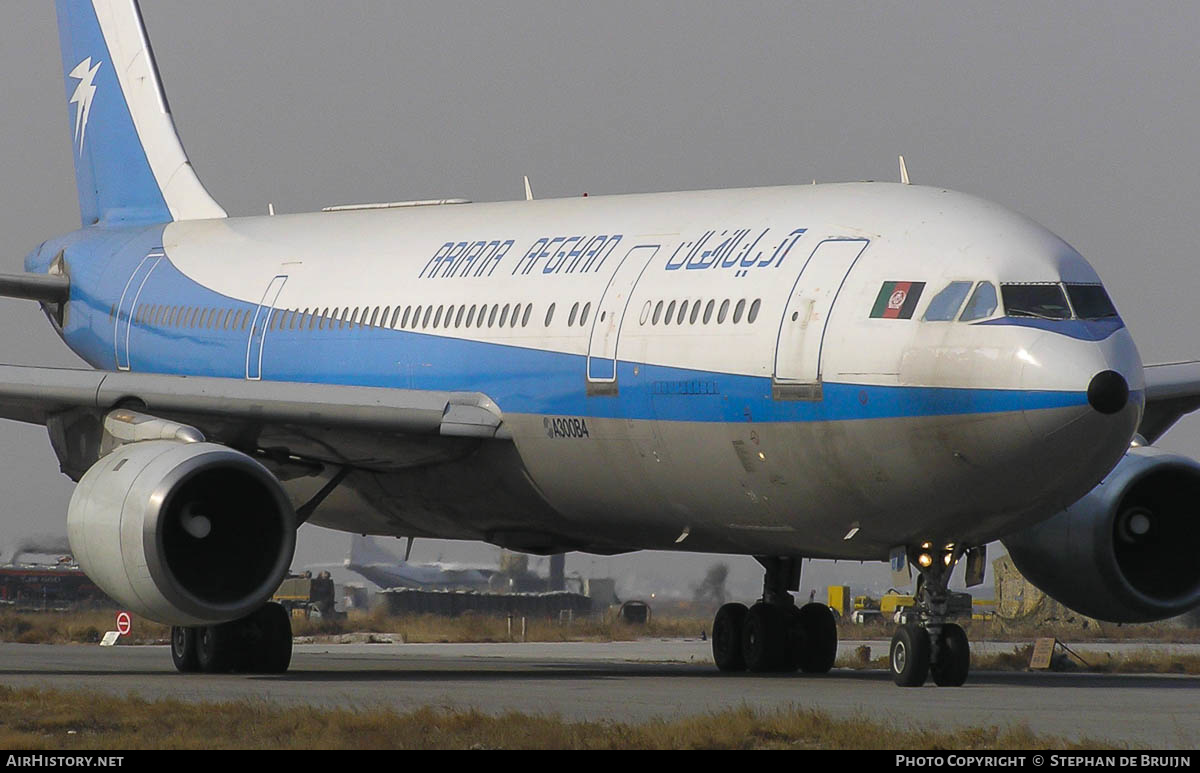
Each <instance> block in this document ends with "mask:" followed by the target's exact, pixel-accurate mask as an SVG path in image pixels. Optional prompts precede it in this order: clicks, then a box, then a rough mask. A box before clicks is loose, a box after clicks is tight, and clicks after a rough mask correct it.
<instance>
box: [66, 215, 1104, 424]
mask: <svg viewBox="0 0 1200 773" xmlns="http://www.w3.org/2000/svg"><path fill="white" fill-rule="evenodd" d="M156 234H158V238H161V230H160V229H147V230H146V231H145V233H144V234H143V235H142V236H140V237H139V238H138V239H135V240H134V241H133V242H132V243H131V244H130V245H129V246H128V247H127V248H126V249H125V250H123V254H124V255H126V256H136V255H137V254H139V251H142V250H143V249H149V247H150V246H152V245H153V244H154V243H155V235H156ZM142 242H145V245H143V244H142ZM132 260H133V258H130V261H132ZM77 265H79V266H80V273H78V274H76V276H77V278H78V279H79V280H80V281H79V282H78V283H77V284H74V285H73V287H83V286H89V285H90V283H92V282H94V283H95V284H94V285H90V286H94V287H95V290H94V291H93V292H94V293H95V294H94V295H92V296H76V297H75V298H74V300H75V303H74V304H73V306H72V313H71V315H70V318H69V320H68V328H67V330H66V331H65V333H66V337H67V340H68V342H69V343H70V344H71V346H72V348H74V349H75V350H76V351H78V352H79V353H80V354H81V355H82V356H84V357H85V359H87V360H88V361H89V362H91V363H92V364H93V365H95V366H96V367H101V368H112V367H113V361H112V360H113V342H112V336H113V326H112V324H111V321H110V320H109V311H110V306H111V301H109V300H108V299H110V298H114V297H119V294H120V287H119V286H118V285H120V286H123V280H121V277H122V276H126V277H127V276H128V271H129V270H132V265H135V264H133V263H130V265H129V266H125V267H122V268H119V269H117V268H114V267H113V266H110V267H109V270H103V271H97V270H96V269H94V268H93V269H91V271H92V274H91V275H88V276H86V278H85V276H84V275H83V274H84V273H85V272H87V271H88V267H87V261H81V262H80V263H79V264H77ZM73 291H74V290H73ZM101 299H103V300H101ZM141 302H143V303H150V304H160V305H161V304H169V305H172V306H184V307H200V308H218V307H219V308H232V309H237V310H241V311H243V312H244V313H250V314H253V311H254V310H255V308H257V305H256V304H252V303H246V302H244V301H238V300H233V299H230V298H228V297H225V296H222V295H220V294H218V293H216V292H213V291H212V290H209V289H208V288H205V287H203V286H201V285H199V284H197V283H196V282H194V281H193V280H191V279H189V278H188V277H186V276H185V275H183V274H182V273H181V272H180V271H179V270H178V269H176V268H175V266H174V265H172V264H171V263H170V261H169V258H168V259H165V260H163V261H162V262H161V263H160V265H159V267H158V268H157V270H155V271H154V273H153V274H152V275H151V276H150V278H149V279H148V280H147V281H146V284H145V287H144V288H143V290H142V297H141ZM248 336H249V331H248V329H246V330H237V331H226V330H217V329H210V328H207V327H205V328H186V327H164V326H162V325H160V324H154V323H152V322H147V323H140V324H134V326H133V328H132V330H131V332H130V353H129V356H130V362H131V365H132V368H133V370H134V371H145V372H157V373H175V374H187V375H197V376H218V377H226V378H244V377H245V373H246V345H247V340H248ZM586 367H587V358H586V356H584V355H577V354H564V353H560V352H547V351H542V350H537V349H530V348H524V347H521V346H515V345H505V344H496V343H483V342H478V341H468V340H460V339H453V338H443V337H439V336H434V335H427V334H423V333H415V332H408V331H400V330H391V329H385V328H362V327H357V328H353V329H349V328H346V329H339V330H335V331H329V330H314V331H311V332H310V331H308V330H305V331H279V330H270V331H268V332H267V334H266V342H265V344H264V354H263V370H262V372H263V378H264V379H267V380H277V381H299V382H308V383H327V384H356V385H362V386H380V387H393V388H406V389H430V390H450V391H455V390H460V391H480V392H484V393H485V394H487V395H488V396H490V397H491V398H492V399H494V400H495V401H496V403H497V404H498V405H499V406H500V408H501V409H502V410H503V411H505V412H507V413H524V414H542V415H546V414H549V415H570V416H585V417H595V418H625V419H660V420H667V421H692V422H730V423H741V422H747V421H753V422H821V421H846V420H861V419H883V418H902V417H921V416H947V415H965V414H987V413H999V412H1006V411H1021V410H1026V411H1028V410H1037V409H1048V408H1061V407H1069V406H1082V405H1086V404H1087V395H1086V393H1084V392H1060V391H1022V390H1007V389H954V388H939V387H902V386H867V385H859V384H846V383H830V382H827V383H825V384H824V398H823V399H822V400H820V401H781V400H774V399H772V397H771V379H770V378H767V377H761V376H745V375H737V374H729V373H712V372H706V371H700V370H693V369H687V368H674V367H667V366H661V365H646V364H640V363H639V364H635V363H629V362H618V363H617V374H618V383H619V385H620V390H619V393H618V394H617V395H614V396H608V395H599V396H593V397H588V396H587V393H586V383H587V380H586V378H585V368H586Z"/></svg>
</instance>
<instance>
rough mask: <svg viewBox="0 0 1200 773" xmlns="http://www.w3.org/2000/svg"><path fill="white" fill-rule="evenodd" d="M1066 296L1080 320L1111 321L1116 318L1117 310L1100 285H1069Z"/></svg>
mask: <svg viewBox="0 0 1200 773" xmlns="http://www.w3.org/2000/svg"><path fill="white" fill-rule="evenodd" d="M1067 296H1068V297H1069V298H1070V299H1071V305H1072V306H1073V307H1074V308H1075V316H1076V317H1079V318H1080V319H1111V318H1112V317H1115V316H1117V309H1116V307H1114V306H1113V303H1112V301H1111V300H1109V297H1108V293H1107V292H1106V291H1105V290H1104V287H1103V286H1102V285H1098V284H1090V285H1082V284H1069V285H1067Z"/></svg>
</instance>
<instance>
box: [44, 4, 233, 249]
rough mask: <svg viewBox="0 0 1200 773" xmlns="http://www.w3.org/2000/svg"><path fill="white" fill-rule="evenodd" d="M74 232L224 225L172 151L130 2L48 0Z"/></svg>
mask: <svg viewBox="0 0 1200 773" xmlns="http://www.w3.org/2000/svg"><path fill="white" fill-rule="evenodd" d="M56 4H57V7H58V33H59V40H60V43H61V47H62V59H63V74H64V79H65V82H66V87H67V108H68V116H69V119H70V126H71V137H72V139H73V141H74V145H73V147H74V156H75V179H76V182H77V184H78V186H79V210H80V215H81V216H82V219H83V224H84V225H85V226H87V225H93V224H96V223H100V224H120V223H165V222H168V221H171V220H200V219H205V218H217V217H225V211H224V210H223V209H221V207H220V205H218V204H217V203H216V202H215V201H214V200H213V198H212V197H211V196H210V195H209V194H208V191H206V190H205V189H204V186H203V185H202V184H201V183H200V180H199V178H197V177H196V174H195V172H194V171H193V170H192V165H191V162H189V161H188V158H187V154H186V153H184V151H183V146H182V145H181V144H180V142H179V135H178V134H177V133H176V131H175V123H174V121H172V120H171V113H170V110H168V108H167V100H166V97H165V96H164V95H163V92H162V87H161V85H160V83H159V78H158V68H157V67H156V66H155V64H154V56H153V53H152V52H151V50H150V44H149V41H148V39H147V38H146V30H145V26H144V25H143V23H142V14H141V11H140V9H139V8H138V5H137V0H56Z"/></svg>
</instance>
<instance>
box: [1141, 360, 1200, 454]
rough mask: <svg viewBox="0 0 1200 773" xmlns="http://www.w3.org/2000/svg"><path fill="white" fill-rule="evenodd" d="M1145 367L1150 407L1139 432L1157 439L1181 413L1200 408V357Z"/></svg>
mask: <svg viewBox="0 0 1200 773" xmlns="http://www.w3.org/2000/svg"><path fill="white" fill-rule="evenodd" d="M1144 370H1145V374H1146V409H1145V411H1144V412H1143V414H1142V423H1141V426H1139V427H1138V433H1139V434H1141V436H1142V437H1144V438H1145V439H1146V441H1147V442H1148V443H1153V442H1155V441H1156V440H1158V439H1159V438H1160V437H1162V436H1163V435H1164V434H1166V432H1167V430H1169V429H1170V428H1171V427H1172V426H1173V425H1174V424H1175V422H1177V421H1179V419H1180V418H1181V417H1183V416H1184V415H1186V414H1189V413H1191V412H1192V411H1194V410H1196V409H1197V408H1200V361H1197V360H1193V361H1190V362H1171V363H1164V364H1162V365H1147V366H1146V367H1145V369H1144Z"/></svg>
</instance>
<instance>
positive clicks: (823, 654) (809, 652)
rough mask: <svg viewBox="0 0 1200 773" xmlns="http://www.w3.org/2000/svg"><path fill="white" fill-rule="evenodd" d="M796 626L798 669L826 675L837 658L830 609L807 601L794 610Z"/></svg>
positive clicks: (835, 629)
mask: <svg viewBox="0 0 1200 773" xmlns="http://www.w3.org/2000/svg"><path fill="white" fill-rule="evenodd" d="M796 625H797V626H798V627H799V629H800V650H799V654H798V657H797V661H798V665H799V667H800V670H801V671H803V672H804V673H806V674H827V673H829V670H830V669H831V668H833V662H834V661H835V660H837V648H838V631H837V620H836V619H835V618H834V616H833V610H832V609H830V608H829V607H827V606H825V605H824V604H820V603H817V602H815V601H814V602H809V603H808V604H805V605H804V606H802V607H800V609H799V610H797V612H796Z"/></svg>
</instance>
